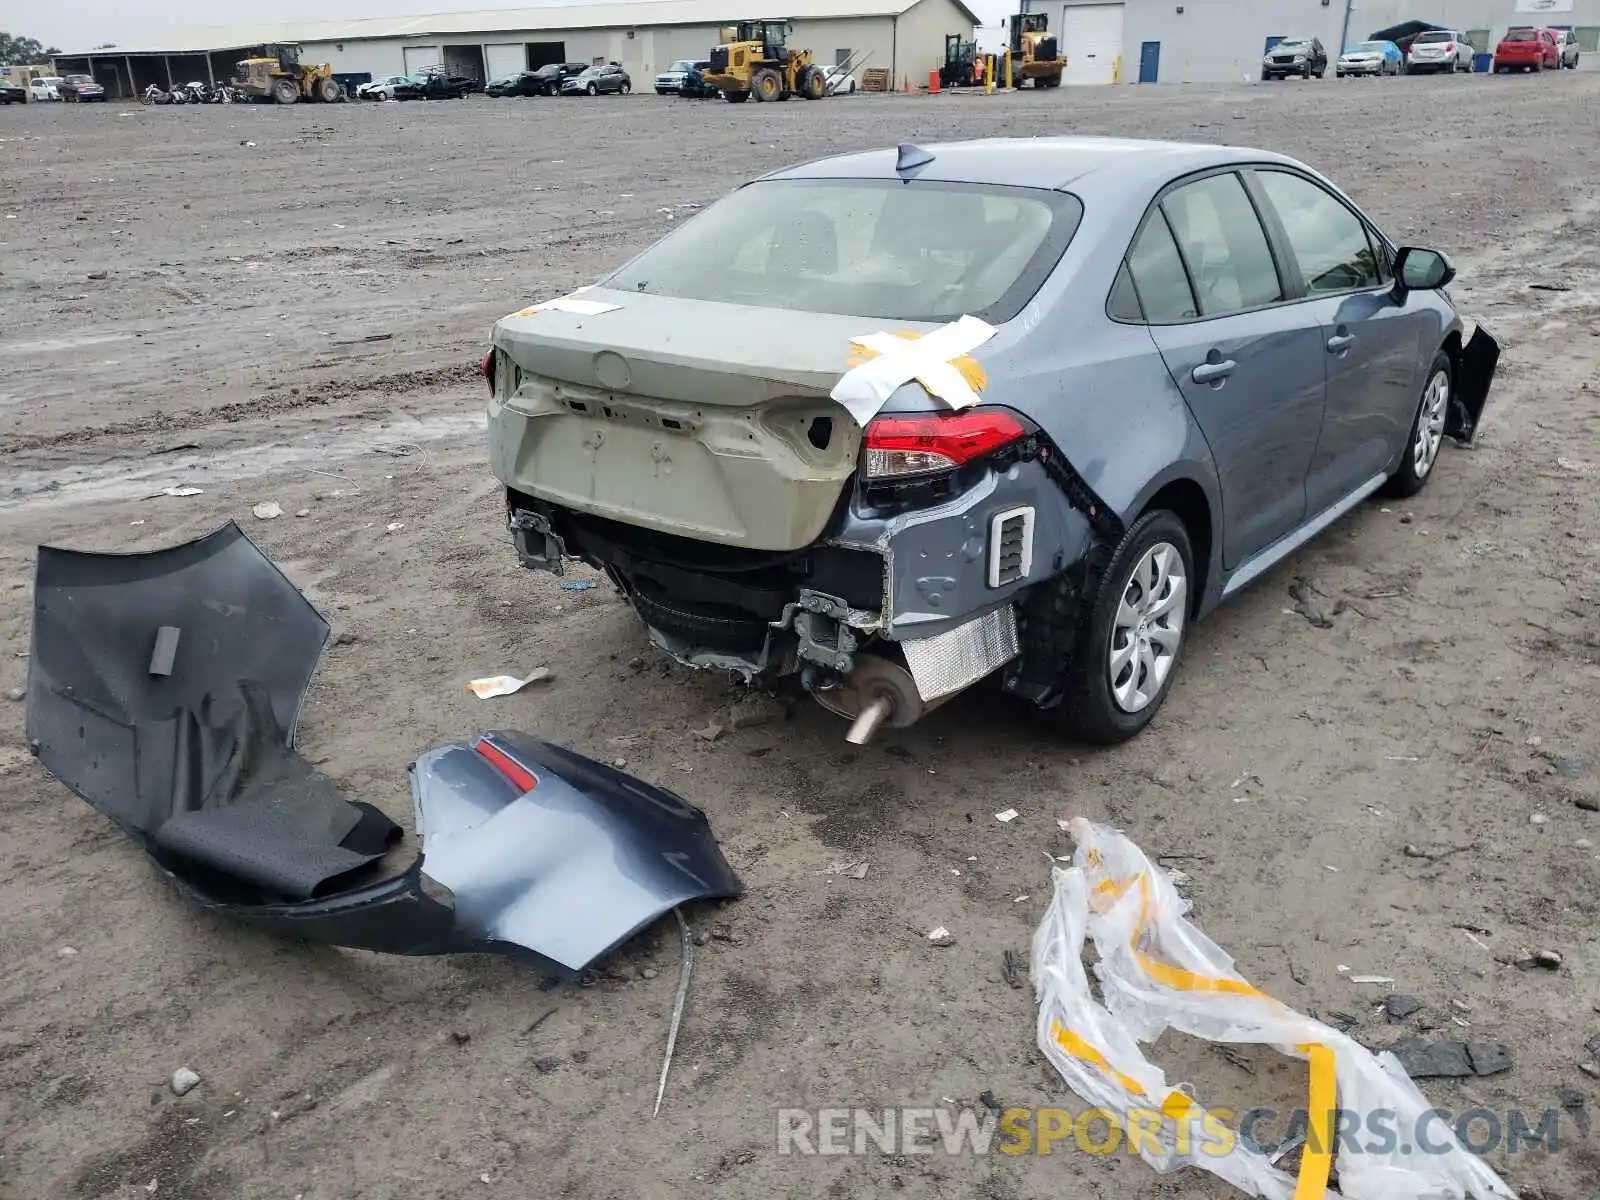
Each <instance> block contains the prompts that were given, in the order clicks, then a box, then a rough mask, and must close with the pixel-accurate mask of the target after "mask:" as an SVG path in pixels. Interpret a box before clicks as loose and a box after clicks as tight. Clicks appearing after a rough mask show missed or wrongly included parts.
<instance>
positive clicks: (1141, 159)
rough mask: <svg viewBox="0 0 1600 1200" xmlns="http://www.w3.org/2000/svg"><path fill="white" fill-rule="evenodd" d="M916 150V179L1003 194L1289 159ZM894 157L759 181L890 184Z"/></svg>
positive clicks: (1145, 147)
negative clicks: (1005, 189) (991, 188)
mask: <svg viewBox="0 0 1600 1200" xmlns="http://www.w3.org/2000/svg"><path fill="white" fill-rule="evenodd" d="M919 149H921V150H924V151H926V152H927V153H929V154H931V155H933V161H932V162H929V163H927V164H926V165H924V166H921V167H915V168H913V169H912V172H911V175H912V177H914V178H916V179H927V180H937V181H939V182H942V183H986V184H993V185H997V186H1011V187H1044V188H1065V187H1067V186H1069V185H1072V186H1074V187H1076V188H1083V187H1091V188H1093V187H1095V186H1096V185H1097V184H1099V183H1104V184H1105V186H1107V187H1126V188H1137V187H1138V186H1139V185H1141V184H1142V185H1147V186H1149V187H1150V188H1151V189H1152V190H1154V189H1155V188H1158V187H1160V186H1161V185H1162V184H1164V183H1165V182H1166V181H1167V180H1169V179H1172V178H1174V177H1176V176H1178V175H1184V174H1188V173H1189V172H1191V171H1202V170H1205V169H1206V168H1208V167H1218V166H1227V165H1230V164H1233V163H1244V162H1280V163H1289V164H1292V165H1295V166H1298V165H1300V164H1298V163H1296V162H1295V161H1294V160H1293V159H1290V158H1285V157H1284V156H1283V155H1281V154H1273V153H1271V152H1269V151H1265V150H1251V149H1247V148H1244V147H1239V146H1211V145H1205V144H1202V143H1194V142H1161V141H1146V140H1144V139H1138V138H1109V137H1041V138H983V139H979V140H975V141H965V142H931V143H928V144H926V145H919ZM898 157H899V155H898V151H897V150H892V149H884V150H867V151H862V152H860V153H856V154H839V155H835V156H833V157H831V158H822V159H817V160H816V161H814V162H808V163H802V164H800V165H798V166H793V167H787V168H785V169H783V170H780V171H774V172H772V173H771V174H770V175H766V176H763V178H765V179H896V178H901V177H902V176H900V175H899V174H898V173H897V172H896V170H895V163H896V161H897V160H898Z"/></svg>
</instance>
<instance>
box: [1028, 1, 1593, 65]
mask: <svg viewBox="0 0 1600 1200" xmlns="http://www.w3.org/2000/svg"><path fill="white" fill-rule="evenodd" d="M1021 3H1022V8H1023V11H1025V12H1036V13H1041V12H1042V13H1045V14H1046V15H1047V16H1048V18H1049V27H1050V31H1051V32H1053V33H1054V34H1056V37H1057V41H1058V43H1059V45H1060V47H1061V53H1063V54H1065V55H1066V57H1067V70H1066V74H1065V76H1064V77H1063V80H1062V81H1063V82H1064V83H1069V84H1071V83H1080V84H1089V83H1111V82H1113V80H1114V79H1120V81H1121V82H1124V83H1136V82H1142V83H1182V82H1192V83H1220V82H1224V81H1229V80H1238V79H1240V78H1241V77H1243V76H1245V75H1249V76H1250V77H1251V78H1252V79H1254V78H1256V77H1257V76H1258V75H1259V74H1260V70H1261V57H1262V55H1263V54H1264V53H1265V52H1266V49H1267V47H1268V46H1269V45H1271V44H1272V43H1274V42H1275V41H1277V40H1278V39H1281V38H1285V37H1315V38H1320V39H1321V40H1322V44H1323V45H1324V46H1325V47H1326V48H1327V51H1328V55H1329V60H1330V62H1331V61H1332V59H1333V58H1336V57H1337V56H1338V54H1339V51H1340V49H1341V47H1342V46H1345V45H1349V44H1351V43H1354V42H1359V41H1364V40H1365V39H1366V38H1367V37H1368V36H1369V35H1370V34H1372V33H1375V32H1377V31H1379V30H1383V29H1388V28H1391V27H1392V26H1396V25H1400V24H1402V23H1403V22H1406V21H1411V20H1418V21H1426V22H1428V23H1429V24H1430V25H1440V26H1444V27H1445V28H1450V29H1459V30H1461V31H1462V32H1463V33H1466V34H1467V35H1468V40H1469V41H1471V42H1472V44H1473V45H1474V46H1475V47H1476V48H1477V49H1478V50H1481V51H1488V50H1492V49H1493V48H1494V44H1495V42H1497V41H1498V40H1499V39H1500V36H1501V35H1502V34H1503V33H1505V31H1506V30H1507V29H1508V28H1510V27H1511V26H1513V25H1543V26H1549V27H1551V28H1563V27H1565V28H1570V29H1572V30H1574V31H1575V32H1576V34H1577V38H1578V43H1579V45H1580V46H1582V47H1583V50H1584V52H1585V56H1586V57H1590V56H1592V61H1591V62H1588V63H1585V64H1584V66H1585V67H1588V66H1594V67H1597V68H1600V0H1121V2H1120V3H1107V2H1106V0H1021ZM1332 79H1333V73H1332V71H1331V70H1330V71H1329V73H1328V80H1329V81H1330V82H1331V81H1332Z"/></svg>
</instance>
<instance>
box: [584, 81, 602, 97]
mask: <svg viewBox="0 0 1600 1200" xmlns="http://www.w3.org/2000/svg"><path fill="white" fill-rule="evenodd" d="M584 90H585V91H586V92H588V93H589V95H591V96H598V95H599V94H600V89H599V88H598V87H596V86H595V85H594V84H592V83H591V84H590V85H589V86H588V87H587V88H585V89H584Z"/></svg>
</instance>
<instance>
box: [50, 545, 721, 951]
mask: <svg viewBox="0 0 1600 1200" xmlns="http://www.w3.org/2000/svg"><path fill="white" fill-rule="evenodd" d="M327 633H328V627H327V624H326V623H325V622H324V621H323V619H322V617H321V616H319V615H318V614H317V612H316V611H315V610H314V609H313V608H312V607H311V605H310V604H309V603H307V602H306V600H305V598H304V597H303V596H301V595H300V593H299V592H298V591H296V590H295V588H294V586H293V585H292V584H291V583H290V582H289V581H288V580H287V579H286V578H284V577H283V575H282V574H281V573H279V571H278V570H277V568H276V567H274V566H273V565H272V563H271V562H270V561H269V560H268V559H267V558H266V557H265V556H264V555H263V554H262V553H261V552H260V550H259V549H257V547H256V546H255V544H254V543H252V542H251V541H250V540H249V538H248V537H246V536H245V534H244V533H243V532H242V531H241V530H240V529H239V528H238V526H236V525H234V524H232V523H231V522H230V523H229V524H228V525H226V526H224V527H223V528H222V529H220V530H218V531H216V532H215V533H212V534H209V535H207V536H205V537H203V538H200V539H198V540H196V541H194V542H190V543H187V544H185V545H182V546H176V547H173V548H171V549H168V550H161V551H156V552H154V553H149V554H130V555H113V554H80V553H76V552H73V551H66V550H58V549H52V548H50V547H42V548H41V549H40V551H39V561H38V571H37V577H36V587H35V618H34V636H33V652H32V658H31V660H30V666H29V677H28V710H27V728H28V739H29V745H30V747H31V748H32V750H33V752H34V753H35V754H36V755H37V756H38V758H39V759H40V761H41V762H42V763H43V764H44V765H45V766H46V767H47V768H49V769H50V770H51V771H52V772H54V773H55V775H56V776H57V777H58V778H59V779H60V780H61V781H62V782H63V783H65V784H66V785H67V786H68V787H69V788H71V789H72V790H73V791H74V792H75V793H77V795H79V796H80V797H81V798H82V799H84V800H85V801H87V802H88V803H89V804H90V805H91V806H93V807H94V808H95V809H96V810H97V811H99V812H100V813H102V814H104V815H105V816H107V817H110V818H111V819H112V820H113V821H115V822H116V823H117V824H118V825H119V826H121V827H122V829H123V831H124V832H126V833H127V834H128V835H129V836H130V837H132V838H133V839H134V840H135V841H137V842H139V844H140V845H141V846H143V847H144V849H145V850H146V852H147V853H149V854H150V856H151V857H152V858H153V859H154V860H155V861H156V863H157V864H158V865H159V866H160V867H161V869H162V870H163V871H164V872H165V873H166V874H167V875H168V876H169V877H170V878H171V879H172V880H173V881H174V883H176V884H177V885H178V887H179V888H180V889H181V890H182V891H184V892H185V893H186V894H187V895H188V896H189V897H190V898H191V899H193V900H194V901H195V902H196V903H198V904H199V905H201V906H202V907H204V908H207V909H210V910H213V911H217V912H221V913H225V914H227V915H229V916H232V917H235V918H238V919H240V920H242V921H246V922H248V923H250V924H253V925H258V926H262V927H266V928H269V929H271V930H273V931H274V932H278V933H283V934H289V935H292V936H296V937H302V938H306V939H309V940H312V941H316V942H323V943H327V944H330V945H338V946H348V947H352V948H357V949H365V950H376V951H383V952H388V953H394V954H447V953H459V952H488V953H504V954H511V955H518V956H523V957H528V958H531V959H533V960H534V961H535V962H537V963H538V964H539V965H540V966H541V967H543V968H544V969H546V970H547V971H550V972H552V973H554V974H558V975H570V974H575V973H577V972H580V971H582V970H583V969H584V968H585V967H587V966H588V965H589V964H590V963H592V962H594V961H595V960H596V959H598V958H600V957H602V956H603V955H605V954H606V953H607V952H609V951H610V950H612V949H614V948H615V947H616V946H618V945H620V944H621V943H622V942H624V941H626V940H627V939H628V938H629V937H631V936H632V935H633V934H634V933H636V932H638V931H639V930H640V929H642V928H643V927H645V926H646V925H648V924H650V923H651V922H652V921H654V920H655V919H657V918H658V917H660V916H661V915H662V914H663V913H665V912H667V911H669V910H670V909H672V908H673V907H675V906H676V905H679V904H683V903H687V902H688V901H691V900H697V899H706V898H712V897H732V896H737V895H738V894H739V893H740V891H741V885H740V883H739V880H738V878H737V877H736V876H735V875H734V873H733V871H732V870H731V868H729V866H728V864H727V861H726V860H725V859H724V858H723V857H722V854H721V851H720V850H719V849H718V848H717V845H716V842H715V840H714V839H713V837H712V836H711V830H710V826H709V825H708V823H707V821H706V819H705V815H704V814H703V813H702V812H700V810H698V809H696V808H694V807H693V806H692V805H690V804H688V803H686V802H685V801H684V800H682V799H681V798H679V797H678V796H676V795H674V794H673V793H671V792H668V791H665V790H664V789H661V788H656V787H653V786H651V785H649V784H646V783H644V782H642V781H640V780H637V779H634V778H632V777H630V776H627V775H624V774H622V773H620V772H618V771H614V770H612V769H610V768H608V767H605V766H602V765H601V764H599V763H596V762H593V761H591V760H589V759H586V758H584V757H582V756H581V755H577V754H574V753H572V752H571V751H568V750H564V749H561V748H560V747H556V746H552V745H549V744H547V743H544V742H541V741H539V740H538V739H536V738H533V737H530V736H528V735H526V734H517V733H500V734H490V735H485V736H484V737H481V738H475V739H473V740H472V741H471V742H463V743H456V744H451V745H446V746H442V747H439V748H438V749H435V750H430V751H428V752H427V753H425V754H423V755H422V756H421V757H420V758H419V759H418V760H417V761H416V762H415V763H414V764H413V765H412V768H411V782H412V797H413V801H414V803H415V806H416V820H417V830H418V833H419V835H420V837H421V841H422V853H421V854H420V855H419V856H417V857H416V858H415V859H414V860H413V861H412V862H411V863H410V864H409V866H407V867H406V868H405V869H404V870H403V871H402V872H401V873H400V874H399V875H397V876H395V877H393V878H374V877H375V876H379V875H380V874H381V870H382V868H381V867H380V866H379V865H378V863H379V860H380V859H381V858H383V857H384V855H385V854H386V852H387V851H388V850H389V849H390V848H391V847H393V846H394V845H395V843H396V842H398V840H399V838H400V829H399V827H398V826H397V825H396V824H395V823H394V822H392V821H390V820H389V819H388V818H387V817H386V816H384V815H383V814H382V813H381V812H379V811H378V810H377V809H376V808H373V807H372V806H370V805H367V804H362V803H351V802H350V801H348V800H346V799H345V798H344V797H343V796H342V795H341V794H340V793H339V790H338V788H337V786H336V785H335V784H334V783H333V781H332V780H330V779H328V778H327V777H326V776H324V775H322V774H321V773H320V772H318V771H316V770H315V769H314V768H313V767H312V766H311V765H310V764H309V763H307V762H306V761H305V760H304V759H303V758H301V757H300V756H299V755H298V754H297V753H296V752H295V751H294V749H293V746H292V734H293V729H294V724H295V720H296V717H297V715H298V713H299V710H300V706H301V704H302V702H303V700H304V696H305V689H306V687H307V685H308V684H309V682H310V678H311V674H312V671H313V670H314V669H315V666H316V661H317V658H318V656H319V655H320V652H321V649H322V646H323V643H324V642H325V641H326V638H327ZM530 783H531V785H532V786H531V787H530V786H529V785H530Z"/></svg>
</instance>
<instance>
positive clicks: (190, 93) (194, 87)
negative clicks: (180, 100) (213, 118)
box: [181, 80, 211, 104]
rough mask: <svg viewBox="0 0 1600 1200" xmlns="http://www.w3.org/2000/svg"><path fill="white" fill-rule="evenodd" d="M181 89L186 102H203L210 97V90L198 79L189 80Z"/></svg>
mask: <svg viewBox="0 0 1600 1200" xmlns="http://www.w3.org/2000/svg"><path fill="white" fill-rule="evenodd" d="M181 90H182V92H183V95H184V101H185V103H188V104H204V103H206V102H207V101H208V100H210V99H211V92H210V91H209V90H208V89H207V88H206V85H205V84H203V83H201V82H200V81H199V80H191V81H190V82H189V83H187V84H185V85H184V86H183V88H182V89H181Z"/></svg>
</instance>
